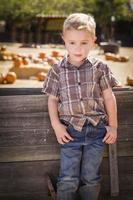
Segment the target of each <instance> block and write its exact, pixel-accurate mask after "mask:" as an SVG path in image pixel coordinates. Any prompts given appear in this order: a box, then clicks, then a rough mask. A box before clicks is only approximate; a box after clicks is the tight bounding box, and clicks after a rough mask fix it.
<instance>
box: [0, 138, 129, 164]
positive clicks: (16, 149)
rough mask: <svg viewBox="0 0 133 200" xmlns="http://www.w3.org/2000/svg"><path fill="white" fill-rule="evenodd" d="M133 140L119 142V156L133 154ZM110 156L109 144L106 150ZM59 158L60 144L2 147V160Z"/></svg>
mask: <svg viewBox="0 0 133 200" xmlns="http://www.w3.org/2000/svg"><path fill="white" fill-rule="evenodd" d="M132 147H133V141H130V142H129V141H126V142H120V143H118V156H121V157H122V156H124V157H125V156H133V150H132ZM104 157H108V145H106V148H105V151H104ZM56 159H59V144H57V142H56V143H55V144H52V145H51V144H47V143H46V144H42V145H29V146H10V147H8V146H5V147H0V162H18V161H19V162H20V161H28V160H29V161H36V160H56Z"/></svg>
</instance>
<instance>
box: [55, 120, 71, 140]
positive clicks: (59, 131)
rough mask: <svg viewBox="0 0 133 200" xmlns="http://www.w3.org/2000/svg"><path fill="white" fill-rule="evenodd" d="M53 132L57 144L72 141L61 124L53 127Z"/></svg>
mask: <svg viewBox="0 0 133 200" xmlns="http://www.w3.org/2000/svg"><path fill="white" fill-rule="evenodd" d="M54 131H55V135H56V138H57V141H58V143H59V144H65V143H68V142H70V141H72V140H73V138H72V137H71V136H70V135H69V133H68V132H67V131H66V128H65V126H64V125H63V124H61V123H60V124H57V125H56V127H54Z"/></svg>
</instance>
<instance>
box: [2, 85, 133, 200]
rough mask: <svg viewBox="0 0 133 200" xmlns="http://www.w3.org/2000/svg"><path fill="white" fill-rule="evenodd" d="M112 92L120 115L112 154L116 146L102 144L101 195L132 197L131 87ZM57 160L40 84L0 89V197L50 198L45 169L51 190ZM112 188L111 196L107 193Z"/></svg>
mask: <svg viewBox="0 0 133 200" xmlns="http://www.w3.org/2000/svg"><path fill="white" fill-rule="evenodd" d="M115 95H116V98H117V103H118V119H119V129H118V133H119V135H118V142H117V157H115V156H116V149H115V147H116V146H110V148H109V146H106V149H105V152H104V159H103V163H102V168H101V171H102V175H103V179H102V191H101V195H100V199H101V200H112V199H118V200H132V199H133V89H117V90H116V91H115ZM109 155H110V156H109ZM116 158H117V159H118V160H117V159H116ZM59 159H60V156H59V145H58V144H57V142H56V138H55V135H54V132H53V130H52V128H51V125H50V121H49V117H48V110H47V97H46V96H44V95H42V94H41V88H25V89H24V88H18V89H15V88H3V89H2V88H1V89H0V199H1V200H49V199H50V194H49V191H48V186H47V181H46V176H45V174H46V173H48V174H49V175H50V178H51V180H52V181H53V183H54V187H55V189H56V178H57V176H58V171H59ZM111 159H114V161H112V160H111ZM109 161H110V162H109ZM117 162H118V163H117ZM117 164H118V165H117ZM117 167H118V177H117ZM117 178H118V179H117ZM113 181H114V182H113ZM113 192H114V196H115V195H116V197H111V194H112V195H113Z"/></svg>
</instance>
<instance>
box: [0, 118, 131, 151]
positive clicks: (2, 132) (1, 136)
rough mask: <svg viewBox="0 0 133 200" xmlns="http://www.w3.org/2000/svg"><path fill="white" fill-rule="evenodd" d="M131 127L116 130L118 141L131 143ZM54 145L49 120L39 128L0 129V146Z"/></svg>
mask: <svg viewBox="0 0 133 200" xmlns="http://www.w3.org/2000/svg"><path fill="white" fill-rule="evenodd" d="M132 130H133V125H121V126H120V127H119V129H118V141H119V142H124V141H127V142H128V141H129V142H130V141H133V134H132ZM46 143H47V144H55V143H56V137H55V134H54V131H53V129H52V128H51V125H50V122H49V119H47V120H46V121H45V123H44V124H42V125H40V126H39V127H35V128H33V126H32V127H30V128H27V127H23V129H21V128H19V127H17V124H15V127H4V128H0V146H1V147H4V146H7V144H8V147H9V146H19V145H20V146H22V145H24V146H26V145H41V144H46Z"/></svg>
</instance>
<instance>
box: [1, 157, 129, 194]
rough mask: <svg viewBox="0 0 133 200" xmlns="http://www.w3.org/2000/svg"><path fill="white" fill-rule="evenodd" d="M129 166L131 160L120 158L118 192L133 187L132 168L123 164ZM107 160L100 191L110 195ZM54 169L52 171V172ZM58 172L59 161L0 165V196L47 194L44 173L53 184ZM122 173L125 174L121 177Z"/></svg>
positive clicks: (104, 162) (104, 161) (103, 169)
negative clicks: (50, 178)
mask: <svg viewBox="0 0 133 200" xmlns="http://www.w3.org/2000/svg"><path fill="white" fill-rule="evenodd" d="M126 161H127V164H130V163H131V162H132V161H133V158H128V159H127V158H126V160H125V161H123V159H122V158H121V159H120V160H119V162H120V165H119V166H120V170H119V173H120V190H121V191H123V192H126V191H129V192H130V191H132V185H133V173H132V171H133V166H132V165H129V167H127V166H125V165H124V163H125V162H126ZM107 162H108V160H107V159H104V160H103V164H102V172H103V173H102V174H103V178H102V191H103V192H104V193H105V194H106V193H108V194H110V189H109V186H110V177H109V173H108V171H106V168H103V167H104V166H106V164H107ZM53 169H54V170H53ZM58 171H59V161H58V160H57V161H36V162H17V163H13V162H11V163H0V177H1V179H0V195H2V194H8V195H9V196H10V194H13V193H16V194H18V193H20V194H27V193H32V192H33V193H34V192H40V193H43V192H44V193H45V194H46V193H47V192H48V190H47V184H46V181H45V176H44V175H45V173H46V172H48V173H49V174H50V175H51V177H52V180H53V182H54V183H56V181H57V176H58ZM123 171H124V172H125V174H124V176H123Z"/></svg>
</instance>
